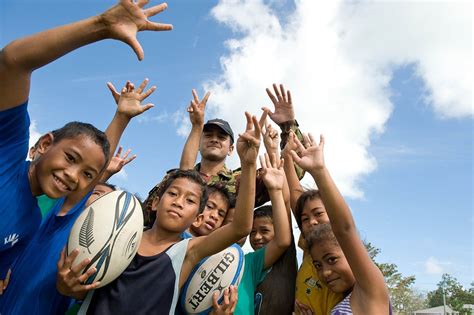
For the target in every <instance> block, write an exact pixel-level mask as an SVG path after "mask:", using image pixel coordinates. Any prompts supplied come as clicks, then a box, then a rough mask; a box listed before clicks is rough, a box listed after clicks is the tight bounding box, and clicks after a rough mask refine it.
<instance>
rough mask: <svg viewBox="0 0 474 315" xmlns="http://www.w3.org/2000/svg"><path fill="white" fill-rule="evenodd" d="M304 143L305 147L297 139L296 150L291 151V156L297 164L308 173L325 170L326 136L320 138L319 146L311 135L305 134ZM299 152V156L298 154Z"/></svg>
mask: <svg viewBox="0 0 474 315" xmlns="http://www.w3.org/2000/svg"><path fill="white" fill-rule="evenodd" d="M303 139H304V143H305V145H306V148H305V146H303V144H301V142H300V141H299V140H298V138H296V137H295V142H296V145H297V149H296V150H292V151H291V156H292V157H293V160H294V161H295V163H296V164H298V165H299V166H300V167H301V168H302V169H304V170H305V171H308V172H312V171H317V170H320V169H323V168H325V164H324V136H323V135H321V136H320V141H319V145H318V144H317V143H316V141H315V140H314V138H313V136H312V135H311V134H309V136H308V135H306V134H303ZM297 151H298V152H299V156H298V154H297Z"/></svg>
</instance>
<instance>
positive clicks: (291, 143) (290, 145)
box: [281, 130, 298, 156]
mask: <svg viewBox="0 0 474 315" xmlns="http://www.w3.org/2000/svg"><path fill="white" fill-rule="evenodd" d="M295 139H298V137H296V134H295V133H294V132H293V130H290V131H289V133H288V140H287V142H286V145H285V147H284V148H283V150H282V152H281V153H282V156H287V154H290V153H291V151H297V149H298V146H297V145H296V140H295Z"/></svg>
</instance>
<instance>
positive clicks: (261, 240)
mask: <svg viewBox="0 0 474 315" xmlns="http://www.w3.org/2000/svg"><path fill="white" fill-rule="evenodd" d="M274 236H275V231H274V230H273V221H272V219H271V218H269V217H258V218H255V219H253V226H252V231H251V232H250V236H249V237H250V245H251V246H252V248H253V250H257V249H259V248H262V247H264V246H265V245H267V244H268V243H269V242H270V241H271V240H272V239H273V237H274Z"/></svg>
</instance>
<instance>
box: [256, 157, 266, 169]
mask: <svg viewBox="0 0 474 315" xmlns="http://www.w3.org/2000/svg"><path fill="white" fill-rule="evenodd" d="M258 158H259V159H260V165H261V166H262V169H263V172H265V171H266V169H267V165H266V164H265V158H264V157H263V156H261V155H260V156H259V157H258Z"/></svg>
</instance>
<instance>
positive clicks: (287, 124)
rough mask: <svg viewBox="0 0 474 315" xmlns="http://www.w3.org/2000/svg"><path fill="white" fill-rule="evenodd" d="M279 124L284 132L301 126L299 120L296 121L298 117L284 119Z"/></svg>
mask: <svg viewBox="0 0 474 315" xmlns="http://www.w3.org/2000/svg"><path fill="white" fill-rule="evenodd" d="M278 126H279V127H280V129H281V132H282V133H288V132H290V130H291V129H292V128H294V127H299V125H298V121H296V119H290V120H287V121H284V122H282V123H279V124H278Z"/></svg>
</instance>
